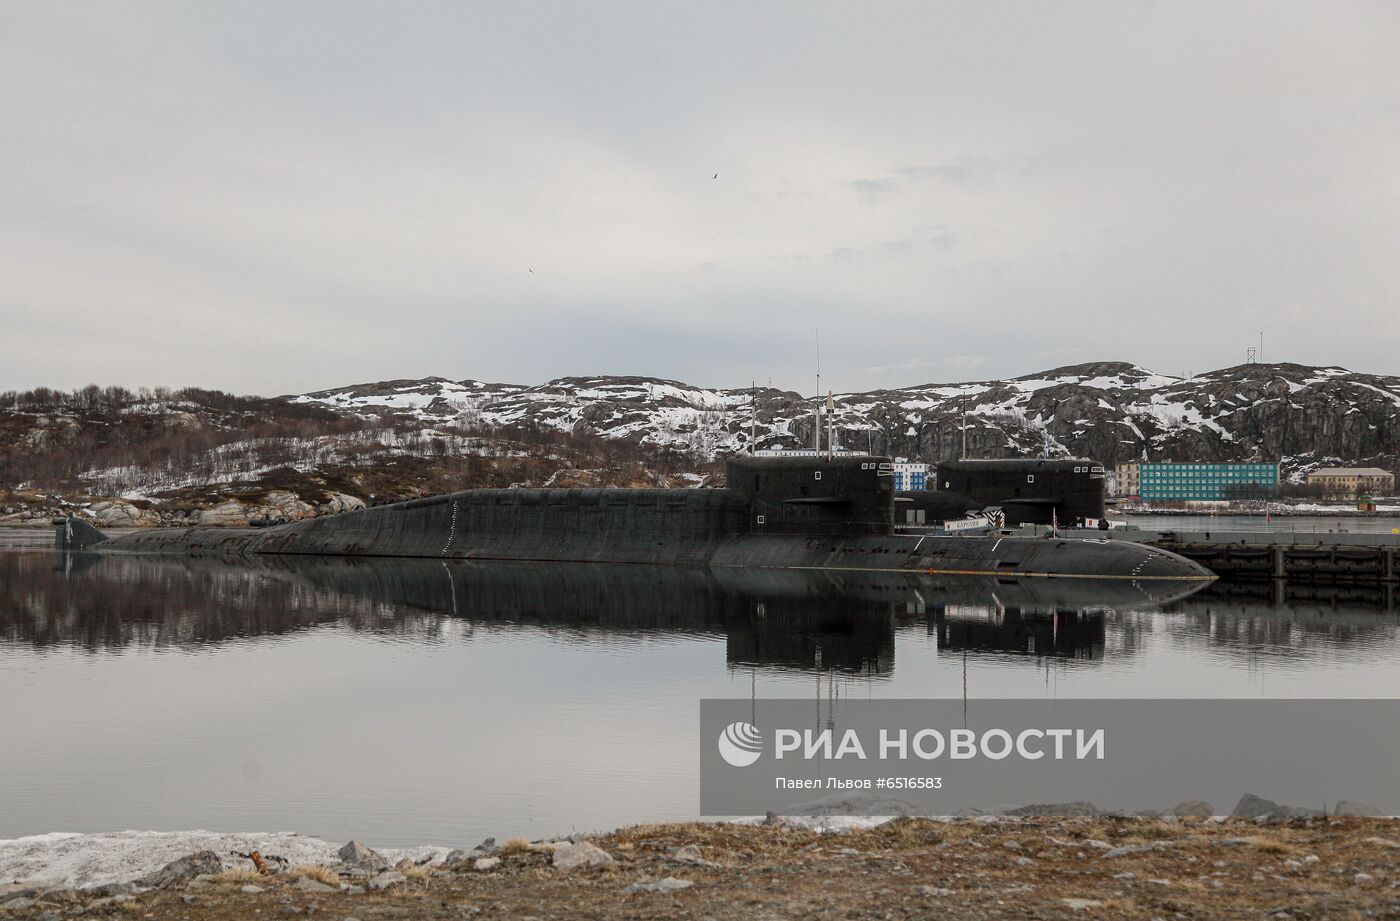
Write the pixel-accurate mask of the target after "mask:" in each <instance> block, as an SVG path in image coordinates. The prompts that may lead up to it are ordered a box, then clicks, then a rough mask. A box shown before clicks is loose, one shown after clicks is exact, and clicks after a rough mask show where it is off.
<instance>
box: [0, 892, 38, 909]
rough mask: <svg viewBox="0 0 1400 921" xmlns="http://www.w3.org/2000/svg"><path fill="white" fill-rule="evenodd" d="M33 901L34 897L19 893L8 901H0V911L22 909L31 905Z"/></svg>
mask: <svg viewBox="0 0 1400 921" xmlns="http://www.w3.org/2000/svg"><path fill="white" fill-rule="evenodd" d="M34 902H35V900H34V899H31V898H29V897H28V896H23V895H21V896H18V897H16V898H13V899H10V900H9V901H8V902H0V911H23V910H24V909H26V908H29V907H30V906H32V905H33V904H34Z"/></svg>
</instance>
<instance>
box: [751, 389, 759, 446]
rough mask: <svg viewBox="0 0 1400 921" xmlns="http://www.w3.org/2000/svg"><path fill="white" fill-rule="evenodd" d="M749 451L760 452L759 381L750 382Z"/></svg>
mask: <svg viewBox="0 0 1400 921" xmlns="http://www.w3.org/2000/svg"><path fill="white" fill-rule="evenodd" d="M749 453H750V454H757V453H758V381H751V382H750V383H749Z"/></svg>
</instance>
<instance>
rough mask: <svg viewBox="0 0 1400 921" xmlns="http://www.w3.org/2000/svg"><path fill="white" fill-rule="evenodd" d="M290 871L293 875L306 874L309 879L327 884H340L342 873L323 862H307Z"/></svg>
mask: <svg viewBox="0 0 1400 921" xmlns="http://www.w3.org/2000/svg"><path fill="white" fill-rule="evenodd" d="M288 872H289V873H290V874H291V875H292V876H304V877H306V878H307V879H314V880H315V881H316V882H318V883H324V884H325V885H327V886H339V885H340V874H339V873H337V872H335V871H334V870H332V869H331V868H330V867H327V866H325V865H323V864H319V863H306V864H302V865H301V866H299V867H292V869H291V870H289V871H288Z"/></svg>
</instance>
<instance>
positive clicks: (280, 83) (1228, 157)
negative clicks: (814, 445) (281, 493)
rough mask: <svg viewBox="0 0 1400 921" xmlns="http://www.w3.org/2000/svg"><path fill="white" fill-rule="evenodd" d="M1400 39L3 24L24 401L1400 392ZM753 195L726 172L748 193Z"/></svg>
mask: <svg viewBox="0 0 1400 921" xmlns="http://www.w3.org/2000/svg"><path fill="white" fill-rule="evenodd" d="M1397 43H1400V5H1397V4H1394V3H1385V2H1382V3H1374V4H1370V3H1311V4H1304V3H1290V2H1261V3H1242V2H1210V3H1206V2H1185V3H1133V2H1121V0H1115V2H1104V3H1086V2H1077V3H1076V2H1066V3H1057V4H1050V3H1024V2H1014V3H1012V2H1007V3H1000V2H967V3H935V2H928V0H922V2H915V3H907V4H904V3H867V4H853V3H839V4H838V3H831V4H824V3H808V2H803V3H778V2H764V3H751V2H746V3H716V2H707V3H703V4H701V3H695V4H689V5H681V4H671V3H655V2H638V3H611V2H601V3H589V4H582V3H560V4H554V3H546V2H462V0H456V2H450V3H427V2H419V3H393V4H390V3H382V4H367V3H356V2H324V3H317V2H298V3H267V2H247V0H240V2H238V3H217V2H201V3H186V2H172V3H143V2H135V0H131V2H123V3H119V4H118V3H106V4H91V3H88V4H80V3H66V4H63V3H59V4H56V3H51V2H47V0H45V2H35V3H29V2H16V0H4V2H0V138H3V143H0V390H3V389H12V388H18V389H24V388H29V387H34V386H41V385H42V386H52V387H63V388H69V387H75V386H81V385H85V384H88V383H94V382H95V383H99V384H104V385H105V384H123V385H126V386H133V387H134V386H141V385H167V386H190V385H195V386H205V387H212V388H218V389H223V390H230V391H234V392H239V393H261V394H276V393H293V392H304V391H308V390H316V389H322V388H328V387H333V386H339V385H343V384H349V383H354V382H361V381H374V380H381V379H387V378H400V377H402V378H419V377H425V376H428V375H442V376H445V377H450V378H453V379H464V378H475V379H479V380H487V381H507V382H513V383H523V384H532V383H539V382H543V381H545V380H548V379H551V378H555V377H560V376H564V375H585V374H638V375H650V376H657V377H663V378H669V379H676V380H682V381H686V382H689V383H693V384H700V385H707V386H747V385H748V383H749V382H750V381H751V380H758V381H759V382H760V383H767V382H768V381H770V380H771V381H772V383H773V384H774V385H775V386H781V387H784V388H787V389H794V390H800V391H803V392H808V393H810V392H811V391H812V389H813V387H814V384H813V380H812V379H813V374H814V371H815V367H816V352H817V349H816V343H817V340H818V338H819V339H820V360H821V368H822V373H823V389H825V388H826V387H827V386H831V387H834V388H835V389H837V390H838V391H853V390H866V389H873V388H880V387H897V386H903V385H912V384H920V383H926V382H945V381H962V380H980V379H987V378H994V377H1002V376H1012V375H1018V374H1027V373H1030V372H1034V371H1039V370H1043V369H1047V368H1052V367H1056V366H1060V365H1066V364H1073V363H1078V362H1085V361H1107V360H1121V361H1131V362H1136V363H1138V364H1141V365H1144V366H1146V367H1149V368H1152V369H1154V370H1157V371H1160V372H1164V373H1172V374H1184V373H1190V372H1201V371H1205V370H1209V369H1212V368H1219V367H1225V366H1229V365H1234V364H1239V363H1241V362H1243V361H1244V360H1245V355H1246V352H1245V350H1246V349H1247V348H1248V347H1250V346H1255V345H1257V344H1258V339H1259V335H1260V333H1261V332H1262V333H1263V334H1264V357H1265V359H1266V360H1269V361H1296V362H1300V363H1304V364H1319V365H1333V364H1336V365H1342V366H1344V367H1349V368H1352V369H1355V370H1358V371H1371V372H1378V373H1398V372H1400V54H1396V53H1395V47H1396V45H1397ZM716 177H717V178H716Z"/></svg>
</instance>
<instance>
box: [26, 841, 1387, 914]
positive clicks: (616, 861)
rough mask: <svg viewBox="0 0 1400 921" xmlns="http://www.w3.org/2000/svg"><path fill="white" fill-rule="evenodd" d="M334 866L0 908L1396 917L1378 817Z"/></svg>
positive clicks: (606, 847)
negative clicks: (392, 864) (391, 864)
mask: <svg viewBox="0 0 1400 921" xmlns="http://www.w3.org/2000/svg"><path fill="white" fill-rule="evenodd" d="M270 856H275V855H270ZM339 857H340V858H341V862H340V863H339V864H337V865H335V866H325V865H306V866H301V867H294V866H282V865H281V864H280V863H278V862H277V861H275V860H272V861H270V862H269V866H268V869H269V870H270V871H271V873H270V875H263V874H260V873H257V872H256V871H250V870H246V869H227V868H223V867H221V866H220V865H221V864H222V860H221V859H220V857H219V855H217V854H214V853H213V852H204V853H203V854H200V855H192V856H191V857H190V858H186V859H185V860H183V861H177V862H176V863H175V864H172V865H171V866H169V867H167V868H164V869H163V870H162V871H158V872H157V873H155V874H152V875H151V876H149V877H148V878H147V879H145V880H143V881H141V883H140V884H139V885H134V886H133V885H131V884H116V885H109V886H106V887H101V888H98V889H96V890H87V891H77V890H71V889H63V888H56V889H44V888H42V887H39V888H36V887H33V886H30V887H28V888H18V887H15V886H13V885H12V886H9V887H0V917H4V918H6V919H7V921H8V919H9V918H43V919H46V921H57V919H60V918H63V917H69V916H77V915H82V916H86V917H110V918H153V919H180V918H191V919H193V918H215V919H239V921H248V919H252V918H276V917H293V916H298V915H324V916H326V917H329V918H334V919H337V921H344V919H350V918H354V919H359V921H370V919H378V918H385V919H399V918H468V917H471V918H528V917H534V918H541V919H543V918H564V917H568V918H608V919H618V918H652V917H669V918H684V919H691V918H693V919H705V918H709V919H731V918H732V919H740V918H744V919H748V918H882V919H884V918H888V919H896V918H948V919H974V918H975V919H992V918H1005V919H1020V918H1027V919H1029V918H1059V917H1075V918H1087V917H1102V918H1143V919H1152V918H1163V919H1166V918H1279V919H1283V918H1339V919H1358V918H1400V823H1398V822H1397V821H1395V820H1388V819H1365V818H1298V819H1288V820H1284V821H1281V822H1272V823H1270V822H1263V821H1253V820H1247V819H1225V820H1220V819H1179V820H1178V819H1172V818H1169V819H1136V818H1105V817H1101V816H1084V817H1065V818H1026V819H1007V818H999V819H996V820H991V821H989V820H959V821H952V822H937V821H929V820H923V819H901V820H896V821H894V822H891V823H889V824H886V825H882V826H878V827H875V828H870V829H865V830H856V831H850V832H846V833H840V834H833V833H826V834H823V833H820V832H816V831H812V830H810V829H808V828H802V827H794V826H788V825H786V824H784V823H782V822H781V821H779V822H777V823H776V824H769V825H715V824H698V823H696V824H680V825H649V826H638V827H634V828H627V829H622V830H619V831H616V832H613V833H611V834H607V835H600V836H596V837H590V838H587V839H581V840H577V841H569V840H559V841H549V842H533V843H530V842H525V841H522V840H513V841H509V842H504V843H502V844H500V845H498V844H497V843H496V842H494V841H487V842H484V843H483V844H482V845H481V846H479V847H477V848H475V849H473V850H472V851H470V852H467V851H454V852H452V853H451V854H450V855H449V856H448V859H447V860H446V862H443V863H440V864H439V863H437V862H436V859H434V862H433V863H431V864H429V863H424V864H416V863H415V862H414V861H413V860H412V859H408V858H406V859H403V860H401V861H400V862H399V863H398V865H397V866H390V865H389V863H388V861H387V860H386V859H385V858H383V857H382V856H381V855H379V854H377V853H375V852H374V851H372V850H370V849H368V848H365V847H364V846H362V845H358V844H356V843H353V842H352V843H351V844H348V845H346V846H345V847H344V848H342V849H341V851H340V855H339Z"/></svg>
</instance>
